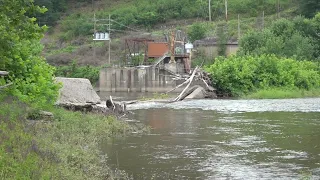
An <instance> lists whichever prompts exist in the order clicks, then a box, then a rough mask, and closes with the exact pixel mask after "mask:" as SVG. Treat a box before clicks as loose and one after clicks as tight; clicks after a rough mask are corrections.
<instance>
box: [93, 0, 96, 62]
mask: <svg viewBox="0 0 320 180" xmlns="http://www.w3.org/2000/svg"><path fill="white" fill-rule="evenodd" d="M92 11H93V21H94V22H93V35H94V38H95V36H96V33H97V22H96V12H95V9H94V0H92ZM94 38H93V39H94ZM93 59H94V60H95V59H96V41H93Z"/></svg>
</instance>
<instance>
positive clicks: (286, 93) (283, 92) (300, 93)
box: [242, 88, 320, 99]
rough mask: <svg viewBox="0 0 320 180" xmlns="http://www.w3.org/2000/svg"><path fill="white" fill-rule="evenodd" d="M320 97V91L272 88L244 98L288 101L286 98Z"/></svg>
mask: <svg viewBox="0 0 320 180" xmlns="http://www.w3.org/2000/svg"><path fill="white" fill-rule="evenodd" d="M307 97H320V89H311V90H303V89H287V88H270V89H262V90H258V91H256V92H253V93H249V94H248V95H245V96H243V97H242V98H244V99H286V98H307Z"/></svg>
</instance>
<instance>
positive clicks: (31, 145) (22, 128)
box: [0, 96, 134, 179]
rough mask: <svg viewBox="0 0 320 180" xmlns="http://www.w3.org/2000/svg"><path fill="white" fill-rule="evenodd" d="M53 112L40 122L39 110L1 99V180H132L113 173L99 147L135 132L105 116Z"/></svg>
mask: <svg viewBox="0 0 320 180" xmlns="http://www.w3.org/2000/svg"><path fill="white" fill-rule="evenodd" d="M41 109H47V110H50V111H51V112H52V113H53V115H54V117H53V118H48V119H39V117H40V116H39V114H38V113H39V110H37V108H36V109H35V108H34V104H25V103H22V102H21V101H19V100H17V99H16V98H12V97H10V96H5V97H3V96H2V97H0V129H1V131H0V172H1V173H0V179H128V176H127V174H126V173H124V172H122V171H114V170H111V169H110V168H109V167H108V165H107V162H106V156H105V155H103V154H102V152H101V151H100V147H99V143H100V142H101V141H102V140H106V139H108V138H110V137H114V136H123V135H125V134H127V133H130V132H132V131H133V130H134V129H132V127H131V126H128V124H126V123H124V122H121V121H118V120H116V119H115V118H114V117H106V116H103V115H94V114H84V113H80V112H70V111H66V110H64V109H60V108H52V107H51V108H50V107H49V108H44V107H41Z"/></svg>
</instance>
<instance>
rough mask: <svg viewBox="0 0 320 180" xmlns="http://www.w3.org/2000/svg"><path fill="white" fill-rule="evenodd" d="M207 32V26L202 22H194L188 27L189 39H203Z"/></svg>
mask: <svg viewBox="0 0 320 180" xmlns="http://www.w3.org/2000/svg"><path fill="white" fill-rule="evenodd" d="M206 32H207V30H206V28H205V27H204V26H203V25H202V24H201V23H195V24H192V25H191V27H190V28H189V29H188V36H189V40H190V41H191V42H194V41H195V40H199V39H203V38H204V37H205V35H206Z"/></svg>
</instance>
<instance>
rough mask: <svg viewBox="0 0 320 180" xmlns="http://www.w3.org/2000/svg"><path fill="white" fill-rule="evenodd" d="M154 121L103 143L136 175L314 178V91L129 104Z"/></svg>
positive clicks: (318, 160) (317, 132)
mask: <svg viewBox="0 0 320 180" xmlns="http://www.w3.org/2000/svg"><path fill="white" fill-rule="evenodd" d="M128 108H129V109H130V110H132V112H134V114H133V115H132V116H131V117H130V118H131V119H134V120H136V121H140V122H142V123H144V124H146V125H148V126H150V127H151V128H152V130H151V133H150V134H147V135H134V136H129V137H126V138H121V139H114V140H111V142H108V143H106V144H104V145H103V151H104V152H105V153H106V154H107V156H108V161H109V164H111V166H113V167H114V168H119V169H121V170H125V171H126V172H127V173H128V174H129V175H131V176H132V177H133V178H134V179H148V180H149V179H304V178H307V179H320V98H308V99H286V100H282V99H280V100H193V101H183V102H176V103H171V104H161V103H146V104H140V105H133V106H129V107H128Z"/></svg>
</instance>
